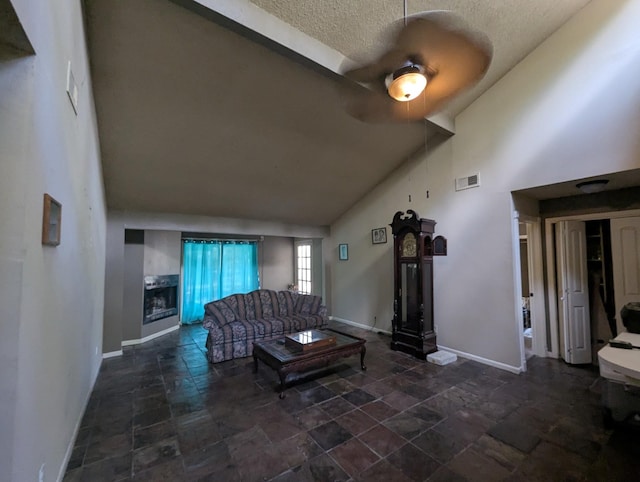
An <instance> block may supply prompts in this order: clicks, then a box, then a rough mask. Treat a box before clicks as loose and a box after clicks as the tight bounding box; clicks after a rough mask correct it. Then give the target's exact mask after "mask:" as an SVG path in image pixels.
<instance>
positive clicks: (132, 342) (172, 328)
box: [122, 325, 180, 346]
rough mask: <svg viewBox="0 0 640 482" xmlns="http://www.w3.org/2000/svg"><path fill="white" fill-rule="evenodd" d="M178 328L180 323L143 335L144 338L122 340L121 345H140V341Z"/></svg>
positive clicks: (148, 339) (151, 338)
mask: <svg viewBox="0 0 640 482" xmlns="http://www.w3.org/2000/svg"><path fill="white" fill-rule="evenodd" d="M178 328H180V325H175V326H171V327H169V328H167V329H166V330H162V331H159V332H158V333H154V334H153V335H149V336H145V337H144V338H140V339H139V340H123V341H122V346H131V345H140V344H141V343H146V342H148V341H151V340H153V339H154V338H158V337H160V336H163V335H166V334H167V333H171V332H172V331H176V330H177V329H178Z"/></svg>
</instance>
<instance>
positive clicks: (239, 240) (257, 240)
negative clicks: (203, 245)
mask: <svg viewBox="0 0 640 482" xmlns="http://www.w3.org/2000/svg"><path fill="white" fill-rule="evenodd" d="M182 241H231V242H234V243H247V242H249V243H251V242H254V243H260V242H262V241H264V237H263V236H260V237H259V238H217V237H216V238H202V237H194V236H184V237H183V238H182Z"/></svg>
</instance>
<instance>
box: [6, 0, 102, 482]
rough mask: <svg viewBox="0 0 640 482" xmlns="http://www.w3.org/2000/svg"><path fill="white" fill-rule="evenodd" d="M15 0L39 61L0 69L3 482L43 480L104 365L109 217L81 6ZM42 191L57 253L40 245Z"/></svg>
mask: <svg viewBox="0 0 640 482" xmlns="http://www.w3.org/2000/svg"><path fill="white" fill-rule="evenodd" d="M13 3H14V7H15V9H16V12H17V14H18V16H19V18H20V21H21V23H22V25H23V28H24V30H25V32H26V33H27V35H28V37H29V39H30V41H31V44H32V45H33V47H34V50H35V52H36V55H35V56H31V57H25V58H22V59H16V60H9V61H3V62H2V63H0V166H1V167H2V175H1V176H0V206H1V209H0V226H2V230H1V231H0V310H2V312H1V318H2V320H1V323H0V330H2V333H1V334H0V340H2V341H1V342H0V344H1V346H0V348H1V350H0V351H1V353H2V355H0V356H1V359H0V370H2V372H1V373H0V394H2V395H0V397H1V398H0V403H1V406H0V428H1V432H0V480H3V481H4V480H6V481H23V480H25V481H26V480H29V481H31V480H38V477H39V472H40V470H42V473H43V476H44V480H46V481H51V480H56V479H58V478H61V473H62V470H63V469H64V465H65V462H66V458H67V457H68V455H69V454H70V452H69V451H70V449H71V445H72V443H73V440H74V436H75V431H76V429H77V427H78V425H79V422H80V419H81V417H82V413H83V409H84V406H85V402H86V400H87V398H88V396H89V394H90V392H91V389H92V386H93V382H94V380H95V377H96V375H97V372H98V369H99V367H100V360H101V357H100V355H99V354H98V352H99V351H100V346H101V344H102V314H103V296H104V294H103V293H104V277H105V266H104V263H105V230H106V211H105V203H104V192H103V187H102V178H101V168H100V159H99V148H98V139H97V133H96V120H95V113H94V110H93V98H92V92H91V87H90V85H91V83H90V79H89V69H88V62H87V55H86V47H85V43H84V38H85V37H84V32H83V25H82V17H81V10H80V2H48V1H45V0H24V1H20V2H13ZM69 60H71V62H72V65H73V70H74V74H75V78H76V80H77V82H78V85H79V113H78V115H77V116H76V115H75V114H74V112H73V109H72V107H71V105H70V103H69V100H68V98H67V94H66V92H65V83H66V69H67V62H68V61H69ZM45 192H48V193H49V194H51V195H52V196H53V197H54V198H55V199H57V200H58V201H59V202H60V203H61V204H62V238H61V244H60V245H59V246H57V247H49V246H42V244H41V229H42V210H43V204H42V203H43V194H44V193H45ZM41 468H42V469H41Z"/></svg>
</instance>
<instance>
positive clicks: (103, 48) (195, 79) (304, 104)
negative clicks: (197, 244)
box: [84, 0, 588, 226]
mask: <svg viewBox="0 0 640 482" xmlns="http://www.w3.org/2000/svg"><path fill="white" fill-rule="evenodd" d="M586 3H588V0H564V1H562V2H558V1H556V0H536V1H531V0H451V1H438V0H409V1H408V2H407V11H408V13H409V14H412V13H417V12H419V11H426V10H437V9H448V10H452V11H454V12H456V13H458V14H459V15H461V16H462V17H463V18H464V19H465V20H466V21H467V22H468V23H469V24H470V25H471V26H473V27H475V28H477V29H479V30H481V31H483V32H485V33H486V34H487V35H488V36H489V37H490V39H491V40H492V42H493V46H494V60H493V63H492V65H491V67H490V69H489V71H488V73H487V75H486V77H485V78H484V79H483V80H482V81H481V82H480V83H479V84H478V85H477V86H476V87H474V88H472V89H470V90H469V91H467V92H466V93H464V94H463V95H461V96H460V97H458V98H457V99H456V100H455V101H453V102H452V103H451V104H450V105H449V106H447V108H446V109H445V110H444V112H443V113H440V114H438V115H437V116H434V117H433V118H430V120H429V121H425V122H413V123H400V124H366V123H362V122H360V121H357V120H355V119H353V118H351V117H349V116H348V115H347V114H346V113H345V112H344V110H343V108H342V99H341V96H340V94H339V92H340V89H339V88H340V87H341V86H342V84H343V82H344V80H343V79H341V77H340V75H339V74H338V73H337V72H339V69H338V68H337V66H338V65H339V63H340V60H344V58H345V57H347V58H352V59H361V58H364V57H366V56H367V55H372V54H373V53H375V52H377V51H379V50H380V47H381V45H382V44H381V43H380V42H381V41H380V39H381V34H382V32H383V31H384V30H385V28H386V26H388V25H389V24H391V23H392V22H393V21H395V20H397V19H399V18H401V17H402V16H403V1H402V0H357V1H356V0H354V1H349V2H345V1H342V0H287V1H273V0H253V2H252V3H251V2H248V1H247V0H234V1H233V2H229V1H228V0H195V1H192V0H173V1H172V0H136V1H127V2H124V1H122V2H116V1H113V0H84V4H85V18H86V29H87V35H88V40H89V58H90V62H91V69H92V84H93V90H94V97H95V101H96V110H97V116H98V128H99V135H100V143H101V153H102V162H103V170H104V179H105V184H106V192H107V202H108V205H109V207H110V208H113V209H122V210H130V211H150V212H167V213H187V214H199V215H209V216H216V217H231V218H240V219H253V220H272V221H278V222H283V223H291V224H300V225H314V226H322V225H329V224H331V223H332V222H334V221H335V220H336V219H337V218H338V217H339V216H340V215H341V214H343V213H344V212H345V211H346V210H348V209H349V208H350V207H351V206H352V205H353V204H354V203H356V202H357V201H358V200H359V199H360V198H361V197H362V196H363V195H364V194H365V193H367V192H368V191H370V190H371V189H372V188H373V187H375V186H376V185H377V184H378V183H380V182H381V181H382V180H383V179H384V178H385V177H386V176H387V175H388V174H389V173H391V172H392V171H393V170H394V169H396V168H397V167H398V166H400V165H401V164H402V163H404V162H406V161H407V159H408V158H409V157H410V156H411V155H412V154H415V153H418V152H421V151H423V150H424V149H425V146H428V145H429V144H430V143H432V142H435V141H437V140H438V138H440V137H441V136H446V135H451V133H452V131H453V130H454V129H453V127H452V126H453V124H452V122H451V119H453V118H454V117H455V115H456V114H457V113H459V112H460V111H462V110H463V109H464V108H465V107H466V106H468V105H469V104H470V103H471V102H473V100H474V99H476V98H477V97H478V96H479V95H481V94H482V92H484V91H485V90H486V89H488V88H489V87H491V85H493V84H494V83H495V82H496V81H497V80H498V79H499V78H500V77H502V76H503V75H504V74H505V73H507V72H508V71H509V70H510V69H511V68H513V66H514V65H515V64H517V63H518V62H519V61H520V60H521V59H522V58H524V57H525V56H526V55H527V54H528V53H529V52H531V51H532V50H533V49H534V48H535V47H536V46H538V45H539V44H540V43H541V42H542V41H543V40H544V39H545V38H547V37H548V36H549V35H550V34H551V33H553V32H554V31H555V30H556V29H557V28H559V27H560V26H561V25H562V24H563V23H564V22H565V21H566V20H568V19H569V18H570V17H571V16H572V15H573V14H574V13H576V12H577V11H578V10H579V9H580V8H582V7H583V6H584V5H585V4H586ZM243 24H244V25H243Z"/></svg>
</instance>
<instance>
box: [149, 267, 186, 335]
mask: <svg viewBox="0 0 640 482" xmlns="http://www.w3.org/2000/svg"><path fill="white" fill-rule="evenodd" d="M178 284H179V275H177V274H168V275H153V276H145V277H144V318H143V320H142V324H143V325H146V324H148V323H153V322H154V321H158V320H162V319H163V318H168V317H170V316H174V315H177V314H178Z"/></svg>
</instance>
